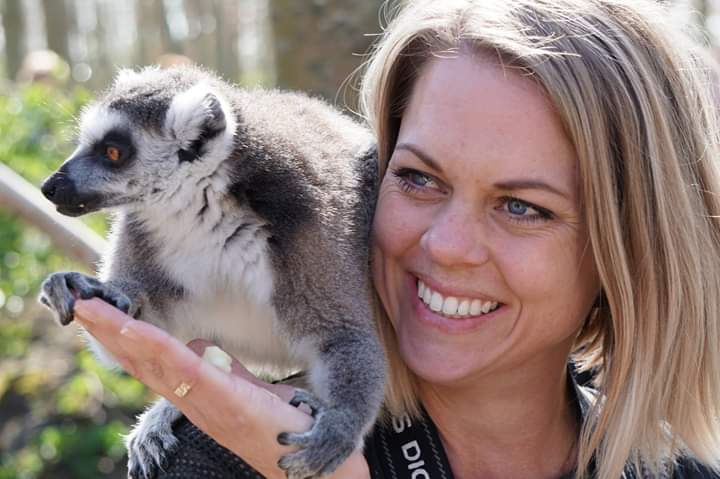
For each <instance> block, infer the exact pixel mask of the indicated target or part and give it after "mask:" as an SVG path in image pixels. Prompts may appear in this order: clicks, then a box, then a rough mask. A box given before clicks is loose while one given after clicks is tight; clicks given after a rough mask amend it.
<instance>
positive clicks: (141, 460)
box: [126, 422, 178, 479]
mask: <svg viewBox="0 0 720 479" xmlns="http://www.w3.org/2000/svg"><path fill="white" fill-rule="evenodd" d="M126 445H127V450H128V465H127V469H128V478H130V479H153V478H154V477H156V476H157V475H158V473H159V472H160V471H163V470H164V469H166V468H167V466H168V460H169V458H170V457H171V455H172V454H173V452H174V450H175V449H176V448H177V447H178V440H177V438H176V437H175V436H174V435H173V433H172V427H170V426H169V425H168V426H167V427H164V426H162V425H158V424H148V425H145V423H144V422H141V423H140V424H138V426H137V427H136V428H135V429H134V430H133V431H132V432H131V433H130V434H129V435H128V436H127V438H126Z"/></svg>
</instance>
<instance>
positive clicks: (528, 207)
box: [500, 197, 554, 223]
mask: <svg viewBox="0 0 720 479" xmlns="http://www.w3.org/2000/svg"><path fill="white" fill-rule="evenodd" d="M500 209H501V210H502V211H503V212H504V213H505V215H506V216H507V218H508V219H509V220H510V221H513V222H515V223H534V222H537V221H548V220H551V219H552V218H553V217H554V216H553V214H552V213H551V212H550V211H548V210H546V209H545V208H541V207H539V206H536V205H534V204H532V203H528V202H527V201H523V200H521V199H518V198H512V197H506V198H503V199H502V206H501V207H500Z"/></svg>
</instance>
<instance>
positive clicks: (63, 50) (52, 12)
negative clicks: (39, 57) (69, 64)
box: [42, 0, 70, 61]
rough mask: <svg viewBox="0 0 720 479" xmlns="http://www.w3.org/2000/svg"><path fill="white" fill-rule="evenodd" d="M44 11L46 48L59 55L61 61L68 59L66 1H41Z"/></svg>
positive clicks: (68, 19)
mask: <svg viewBox="0 0 720 479" xmlns="http://www.w3.org/2000/svg"><path fill="white" fill-rule="evenodd" d="M42 3H43V8H44V9H45V32H46V33H47V46H48V48H49V49H50V50H52V51H54V52H55V53H57V54H58V55H60V56H61V57H62V58H63V60H65V61H68V60H69V59H70V49H69V46H68V35H67V30H68V24H69V21H70V18H69V17H70V15H68V4H67V0H43V2H42Z"/></svg>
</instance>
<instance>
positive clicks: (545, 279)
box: [496, 234, 599, 310]
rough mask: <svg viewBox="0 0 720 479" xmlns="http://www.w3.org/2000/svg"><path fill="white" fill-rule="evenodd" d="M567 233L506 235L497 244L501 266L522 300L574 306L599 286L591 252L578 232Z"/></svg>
mask: <svg viewBox="0 0 720 479" xmlns="http://www.w3.org/2000/svg"><path fill="white" fill-rule="evenodd" d="M568 236H569V237H568V238H564V239H563V238H557V237H555V238H544V237H541V236H540V237H537V238H534V239H533V240H532V241H529V240H528V239H527V238H525V239H523V240H522V241H520V240H518V239H517V238H516V239H514V240H513V239H512V238H507V239H506V240H505V241H502V242H501V243H500V244H499V245H498V249H497V251H498V254H497V257H496V258H497V261H498V262H499V263H501V264H500V269H501V270H502V271H503V272H504V276H505V280H506V281H507V284H508V286H509V287H510V289H511V290H512V291H513V292H514V294H515V295H516V296H518V298H519V299H520V300H521V302H523V303H529V302H533V303H535V302H540V303H541V304H545V305H547V306H548V307H550V308H567V309H573V310H582V309H584V308H585V303H588V301H590V302H592V299H593V298H594V297H595V295H596V294H597V291H598V290H599V280H598V278H597V272H596V270H595V266H594V261H593V258H592V254H591V253H590V252H589V251H586V250H585V249H584V240H582V239H580V238H578V235H577V234H572V235H568ZM583 252H584V255H583ZM588 304H589V303H588Z"/></svg>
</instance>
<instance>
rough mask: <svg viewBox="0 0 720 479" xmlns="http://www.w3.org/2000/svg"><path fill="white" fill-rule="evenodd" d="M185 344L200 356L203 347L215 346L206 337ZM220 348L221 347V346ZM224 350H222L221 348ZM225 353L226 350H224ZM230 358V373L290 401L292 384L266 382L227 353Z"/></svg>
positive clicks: (203, 349)
mask: <svg viewBox="0 0 720 479" xmlns="http://www.w3.org/2000/svg"><path fill="white" fill-rule="evenodd" d="M187 346H188V347H189V348H190V349H191V350H192V351H193V352H195V354H197V355H198V356H200V357H202V356H203V354H204V353H205V348H208V347H210V346H217V345H216V344H215V343H213V342H212V341H208V340H207V339H193V340H192V341H190V342H189V343H188V344H187ZM221 349H222V348H221ZM223 351H224V350H223ZM225 353H226V354H228V353H227V351H225ZM228 355H229V356H230V358H231V359H232V362H231V364H230V367H231V373H232V374H233V375H234V376H237V377H240V378H242V379H244V380H246V381H249V382H251V383H252V384H254V385H255V386H259V387H262V388H264V389H267V390H268V391H270V392H271V393H273V394H275V395H277V396H279V397H280V398H281V399H282V400H283V401H285V402H290V399H291V398H292V396H293V394H294V391H295V388H293V387H292V386H288V385H284V384H270V383H266V382H265V381H262V380H260V379H258V377H257V376H255V374H254V373H253V372H252V371H250V370H249V369H247V368H246V367H245V366H244V365H243V363H241V362H240V361H239V360H238V359H237V358H236V357H235V356H233V355H231V354H228Z"/></svg>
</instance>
